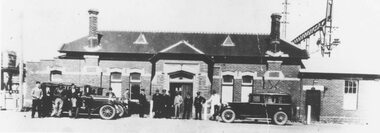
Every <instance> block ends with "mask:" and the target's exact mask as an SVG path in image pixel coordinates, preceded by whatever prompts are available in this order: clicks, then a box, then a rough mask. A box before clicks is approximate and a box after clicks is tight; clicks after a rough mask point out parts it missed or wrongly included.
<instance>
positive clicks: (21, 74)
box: [18, 12, 24, 111]
mask: <svg viewBox="0 0 380 133" xmlns="http://www.w3.org/2000/svg"><path fill="white" fill-rule="evenodd" d="M20 21H21V30H20V31H21V33H20V54H19V55H20V57H19V59H20V62H19V65H18V67H19V76H18V77H19V88H20V89H19V90H20V92H19V96H20V106H19V111H22V108H23V107H24V84H23V83H24V46H23V45H24V37H23V34H24V33H23V31H24V29H23V28H24V22H23V21H24V13H23V12H21V14H20Z"/></svg>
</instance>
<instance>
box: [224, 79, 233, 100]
mask: <svg viewBox="0 0 380 133" xmlns="http://www.w3.org/2000/svg"><path fill="white" fill-rule="evenodd" d="M233 81H234V76H232V75H224V76H223V85H222V103H228V102H232V101H233V88H234V86H233Z"/></svg>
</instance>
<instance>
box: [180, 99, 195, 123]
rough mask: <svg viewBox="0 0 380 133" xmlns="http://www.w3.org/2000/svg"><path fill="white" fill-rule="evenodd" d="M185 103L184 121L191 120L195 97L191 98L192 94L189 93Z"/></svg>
mask: <svg viewBox="0 0 380 133" xmlns="http://www.w3.org/2000/svg"><path fill="white" fill-rule="evenodd" d="M183 102H184V111H183V115H182V119H189V118H190V114H191V110H192V107H193V97H192V96H191V94H190V93H187V95H186V97H185V100H183Z"/></svg>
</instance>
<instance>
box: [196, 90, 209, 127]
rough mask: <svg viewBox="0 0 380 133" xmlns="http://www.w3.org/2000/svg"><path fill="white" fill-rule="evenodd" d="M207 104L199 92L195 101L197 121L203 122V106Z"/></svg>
mask: <svg viewBox="0 0 380 133" xmlns="http://www.w3.org/2000/svg"><path fill="white" fill-rule="evenodd" d="M205 102H206V99H205V98H204V97H202V96H201V92H199V91H198V92H197V96H196V97H195V99H194V107H195V119H199V120H202V104H204V103H205Z"/></svg>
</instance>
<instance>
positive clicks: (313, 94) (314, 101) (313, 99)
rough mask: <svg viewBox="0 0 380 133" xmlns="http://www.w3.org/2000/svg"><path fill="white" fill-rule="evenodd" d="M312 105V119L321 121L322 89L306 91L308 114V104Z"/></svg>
mask: <svg viewBox="0 0 380 133" xmlns="http://www.w3.org/2000/svg"><path fill="white" fill-rule="evenodd" d="M308 105H310V106H311V120H312V121H319V116H320V112H321V91H318V90H307V91H306V106H305V110H306V115H307V106H308Z"/></svg>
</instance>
